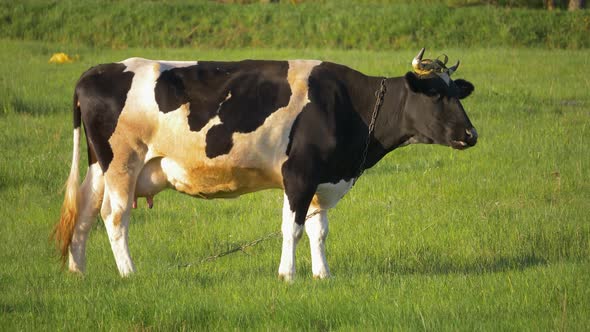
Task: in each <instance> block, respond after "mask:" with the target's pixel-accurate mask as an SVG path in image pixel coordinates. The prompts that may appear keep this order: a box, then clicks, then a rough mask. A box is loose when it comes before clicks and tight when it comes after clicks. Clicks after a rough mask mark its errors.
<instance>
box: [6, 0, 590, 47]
mask: <svg viewBox="0 0 590 332" xmlns="http://www.w3.org/2000/svg"><path fill="white" fill-rule="evenodd" d="M0 33H1V36H2V38H8V39H19V40H39V41H48V42H58V43H73V44H79V45H85V46H90V47H109V48H126V47H150V48H160V47H200V48H244V47H270V48H333V49H353V48H354V49H371V50H387V49H400V48H417V47H421V46H423V45H428V46H429V47H439V48H448V47H501V46H504V47H506V46H508V47H514V46H518V47H543V48H551V49H555V48H560V49H580V48H588V47H590V10H580V11H576V12H567V11H560V10H557V11H551V12H550V11H546V10H542V9H524V8H518V9H515V8H501V7H494V6H468V7H459V8H452V7H448V6H445V5H444V4H436V3H434V4H432V3H420V2H419V3H417V4H416V3H412V4H398V3H393V4H387V3H380V2H362V1H361V2H355V1H335V0H334V1H321V2H320V3H317V2H313V1H307V2H303V3H299V4H297V5H294V4H292V3H290V2H282V3H280V4H262V3H256V4H249V5H236V4H231V5H230V4H221V3H218V2H213V1H199V2H195V3H186V2H175V1H173V2H145V3H143V2H133V1H121V2H115V1H113V2H111V1H87V0H82V1H56V2H41V1H25V2H22V3H21V2H13V1H8V2H2V3H1V4H0Z"/></svg>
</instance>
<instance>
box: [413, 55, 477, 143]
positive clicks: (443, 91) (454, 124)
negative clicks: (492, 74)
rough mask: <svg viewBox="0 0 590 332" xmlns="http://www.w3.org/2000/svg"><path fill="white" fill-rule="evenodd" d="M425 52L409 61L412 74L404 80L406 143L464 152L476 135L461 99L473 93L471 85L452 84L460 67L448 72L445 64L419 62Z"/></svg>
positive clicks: (439, 62)
mask: <svg viewBox="0 0 590 332" xmlns="http://www.w3.org/2000/svg"><path fill="white" fill-rule="evenodd" d="M423 55H424V49H422V50H421V51H420V53H418V55H417V56H416V57H415V58H414V60H413V61H412V66H413V67H414V72H408V73H407V74H406V76H405V84H406V87H407V90H408V95H407V99H406V103H405V115H406V120H407V122H406V124H407V127H406V128H407V129H409V130H410V139H409V141H408V143H435V144H442V145H446V146H451V147H453V148H455V149H465V148H468V147H471V146H474V145H475V143H476V142H477V131H476V130H475V128H474V127H473V125H472V124H471V121H469V118H468V117H467V114H466V113H465V110H464V109H463V105H462V104H461V99H463V98H466V97H467V96H469V95H470V94H471V92H473V90H474V87H473V84H471V83H469V82H467V81H465V80H462V79H458V80H454V81H453V80H452V79H451V75H452V74H453V73H454V72H455V71H456V70H457V68H458V67H459V62H457V64H456V65H454V66H452V67H450V68H447V67H446V62H447V57H446V56H444V60H440V59H436V60H425V59H422V56H423Z"/></svg>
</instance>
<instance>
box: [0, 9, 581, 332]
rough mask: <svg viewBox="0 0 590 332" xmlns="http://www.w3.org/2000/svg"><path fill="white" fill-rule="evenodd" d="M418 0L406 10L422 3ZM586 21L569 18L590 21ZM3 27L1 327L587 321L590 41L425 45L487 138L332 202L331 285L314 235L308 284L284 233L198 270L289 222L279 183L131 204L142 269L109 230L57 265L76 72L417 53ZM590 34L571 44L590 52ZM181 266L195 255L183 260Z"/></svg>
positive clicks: (509, 325)
mask: <svg viewBox="0 0 590 332" xmlns="http://www.w3.org/2000/svg"><path fill="white" fill-rule="evenodd" d="M326 3H328V5H329V4H331V2H328V1H326ZM376 3H377V2H369V1H368V4H367V6H376ZM150 5H153V6H155V5H154V4H150ZM2 6H4V7H3V8H4V9H3V10H16V9H14V8H16V7H11V6H6V5H5V4H4V5H2ZM23 6H39V7H42V6H45V4H38V3H36V2H32V3H28V2H27V3H26V4H25V5H23ZM59 6H60V5H55V6H54V7H59ZM117 6H122V5H117ZM257 6H258V7H260V8H262V7H263V6H262V5H257ZM281 6H285V5H281ZM115 7H116V6H115ZM439 7H440V8H447V7H444V6H439ZM7 8H8V9H7ZM116 8H118V7H116ZM229 8H232V9H227V10H229V11H233V12H237V11H239V10H238V9H239V8H242V7H239V8H238V9H236V8H234V7H229ZM247 8H248V9H247V10H253V9H252V8H256V6H254V7H247ZM281 8H282V7H281ZM363 8H364V7H363ZM388 8H389V7H388ZM404 8H406V7H404ZM407 8H408V9H407V10H408V15H409V14H410V13H413V12H418V11H419V8H418V7H412V6H407ZM478 8H479V7H476V8H469V9H465V10H473V11H474V12H477V9H478ZM262 10H265V9H262ZM363 10H366V9H363ZM441 10H446V9H441ZM479 10H482V11H486V10H489V11H491V12H494V11H496V10H505V9H498V8H488V7H485V8H479ZM360 11H362V10H360ZM384 11H385V12H388V11H391V12H393V10H392V9H390V8H389V9H385V10H384ZM269 13H272V12H269ZM524 13H526V14H527V15H529V16H531V18H530V19H531V20H538V19H539V18H543V17H545V16H542V15H545V13H544V12H542V14H539V15H541V16H534V15H537V13H541V12H540V11H524ZM215 15H217V14H215V13H212V14H211V16H212V17H214V16H215ZM269 15H271V16H272V15H274V14H269ZM478 15H480V14H478ZM481 15H483V14H481ZM559 15H564V16H566V17H569V18H567V19H572V18H571V17H574V16H568V15H569V14H568V13H560V14H559ZM579 15H581V16H580V17H581V18H577V17H574V18H573V20H574V21H573V25H575V26H583V25H582V23H583V22H585V21H584V20H585V19H586V18H587V16H586V15H587V14H585V13H583V14H579ZM47 16H48V19H50V18H51V15H50V14H48V15H47ZM64 17H66V16H64ZM37 19H39V18H37ZM271 19H275V18H274V17H273V18H271ZM13 21H15V20H13ZM328 21H330V20H328ZM334 21H337V20H334ZM2 22H4V23H2V25H1V27H2V29H8V26H9V25H7V24H5V23H6V21H5V20H4V21H2ZM40 22H45V20H43V19H41V21H40ZM114 22H116V20H114V21H113V23H112V24H113V25H117V24H116V23H114ZM332 22H333V21H332ZM307 24H309V22H308V23H305V24H304V25H305V27H307ZM39 25H41V26H42V24H36V25H35V26H39ZM27 26H28V25H27ZM62 29H63V30H64V31H66V30H68V29H70V27H69V25H68V24H64V26H63V28H62ZM117 29H119V27H117V28H113V31H119V30H117ZM277 29H279V31H286V30H280V29H282V27H278V28H277ZM454 29H457V28H454ZM39 31H40V30H39ZM187 33H188V32H187ZM449 33H451V32H449ZM360 34H361V33H359V35H360ZM97 35H98V34H97ZM246 35H247V33H246ZM3 36H4V38H7V39H2V40H0V61H1V62H2V64H3V65H2V66H1V67H0V105H1V113H0V151H1V152H2V153H1V154H2V158H1V159H0V160H1V161H0V330H5V331H12V330H96V329H98V330H203V329H224V330H225V329H227V330H231V329H254V330H271V329H272V330H274V329H281V330H295V329H297V330H300V329H304V330H365V329H377V330H465V331H471V330H493V331H496V330H518V331H522V330H532V331H536V330H559V331H566V330H571V331H579V330H585V329H587V327H588V326H590V288H589V285H590V259H589V257H590V223H589V221H590V220H589V218H588V213H589V211H590V181H589V179H590V95H589V93H588V91H590V79H589V78H588V73H590V51H588V50H587V49H586V48H584V47H569V46H566V48H567V49H562V48H559V47H558V48H555V47H551V48H546V47H545V46H543V45H542V44H539V45H535V46H534V47H510V44H501V43H500V44H498V45H496V46H495V47H488V45H486V44H485V41H482V40H479V41H477V38H476V37H477V35H475V36H474V37H471V38H472V39H471V41H470V43H469V44H468V45H466V46H461V45H460V43H459V42H453V43H451V45H450V46H446V45H444V42H442V41H441V40H438V41H437V42H436V43H434V44H435V45H433V46H430V44H426V46H429V47H431V48H430V49H429V50H428V53H429V54H430V55H438V54H440V53H443V52H444V53H446V54H448V55H449V56H450V58H451V61H453V60H454V59H456V58H460V59H461V60H462V67H461V68H460V69H459V72H458V73H457V77H461V78H465V79H468V80H470V81H471V82H473V83H474V85H475V87H476V91H475V93H474V94H473V96H471V97H469V98H468V99H466V100H465V101H464V106H465V107H466V109H467V111H468V113H469V116H470V118H471V120H472V122H473V123H474V124H475V125H476V127H477V129H478V132H479V134H480V141H479V143H478V145H477V146H476V147H475V148H473V149H470V150H468V151H463V152H459V151H453V150H451V149H449V148H445V147H440V146H424V145H422V146H410V147H407V148H403V149H400V150H397V151H394V152H393V153H392V154H390V155H389V156H387V157H386V158H385V159H384V160H383V161H382V162H381V163H379V164H378V165H377V166H376V167H374V168H373V169H370V170H368V171H367V172H366V173H365V175H364V176H363V177H362V178H361V180H360V181H359V182H358V184H357V185H356V186H355V188H354V189H353V190H352V191H351V192H350V193H349V194H348V195H347V196H346V197H345V198H344V199H343V200H342V201H341V202H340V204H339V205H338V206H337V208H335V209H334V210H332V211H330V213H329V218H330V220H331V224H330V236H329V239H328V244H327V250H328V260H329V263H330V267H331V269H332V272H333V275H334V278H332V279H331V280H327V281H314V280H312V278H311V266H310V257H309V250H308V246H309V244H308V242H307V239H305V238H304V239H303V240H302V242H301V244H300V246H299V250H298V260H297V263H298V264H297V268H298V277H297V279H296V282H295V283H294V284H293V285H285V284H283V283H281V282H279V281H278V280H277V277H276V271H277V269H278V262H279V258H280V240H279V239H277V238H274V239H270V240H267V241H264V242H262V243H260V244H259V245H257V246H255V247H253V248H250V249H248V250H247V251H246V252H245V253H235V254H233V255H230V256H227V257H223V258H220V259H218V260H216V261H213V262H208V263H204V264H199V263H198V262H199V261H200V260H201V259H202V258H204V257H207V256H209V255H212V254H215V253H218V252H222V251H224V250H226V249H228V248H231V247H233V246H234V245H236V244H240V243H243V242H247V241H249V240H252V239H256V238H260V237H262V236H264V235H266V234H268V233H270V232H273V231H275V230H277V229H279V227H280V215H281V207H282V193H281V192H280V191H265V192H259V193H255V194H251V195H246V196H243V197H241V198H239V199H236V200H214V201H204V200H197V199H192V198H189V197H186V196H183V195H180V194H178V193H174V192H165V193H163V194H161V195H158V196H157V197H156V199H155V207H154V209H153V210H148V209H146V208H145V202H143V201H142V202H140V209H138V210H136V211H134V213H133V217H132V222H131V230H130V232H131V234H130V247H131V253H132V256H133V258H134V259H135V262H136V265H137V268H138V271H139V273H138V274H136V275H135V276H133V277H132V278H129V279H121V278H119V276H118V274H117V272H116V267H115V263H114V259H113V257H112V253H111V251H110V247H109V244H108V239H107V236H106V232H105V230H104V226H103V225H102V223H101V222H98V223H97V224H96V226H95V227H94V229H93V231H92V232H91V235H90V239H89V242H88V250H87V252H88V273H87V275H86V276H85V277H83V278H81V277H78V276H72V275H70V274H68V273H64V272H62V271H61V270H60V264H59V263H58V258H57V254H56V251H55V249H54V247H53V244H51V243H49V242H48V238H49V233H50V230H51V228H52V226H53V224H54V222H55V221H56V220H57V218H58V215H59V208H60V204H61V201H62V193H61V188H62V185H63V182H64V181H65V179H66V176H67V173H68V171H69V167H70V159H71V129H72V127H71V110H70V107H71V96H72V89H73V86H74V85H75V82H76V80H77V79H78V77H79V75H80V74H81V73H82V72H83V71H84V70H86V69H87V68H88V67H89V66H91V65H94V64H96V63H101V62H110V61H119V60H121V59H124V58H127V57H131V56H143V57H148V58H169V59H186V60H188V59H217V60H220V59H225V60H232V59H236V60H237V59H243V58H264V59H287V58H316V59H323V60H330V61H334V62H339V63H343V64H346V65H348V66H350V67H353V68H356V69H358V70H360V71H362V72H365V73H367V74H371V75H388V76H400V75H403V74H404V73H405V72H406V71H407V70H408V68H409V62H410V60H411V58H412V57H413V56H414V55H415V53H416V52H417V49H416V48H414V47H409V46H408V47H407V48H406V47H405V46H404V47H401V48H400V47H396V46H394V45H390V44H387V45H386V46H387V47H384V48H383V49H381V48H380V47H379V46H372V47H366V45H365V44H362V43H361V46H359V47H354V44H351V45H347V44H345V43H343V44H338V43H334V44H330V43H328V44H326V45H322V44H313V43H312V44H310V45H309V46H308V47H304V48H300V46H301V45H300V44H298V42H297V40H295V41H294V43H293V44H289V43H287V44H283V43H282V42H272V43H271V42H268V43H265V44H264V45H263V46H264V47H256V45H251V44H247V45H245V46H248V47H247V48H242V49H235V48H233V49H232V48H227V47H225V46H224V48H223V49H216V48H213V46H215V45H205V46H203V47H199V45H197V44H193V43H188V44H186V45H184V44H180V45H166V44H165V42H164V40H165V38H163V37H160V38H161V39H162V42H161V44H158V43H156V44H150V43H149V41H146V42H145V44H144V42H138V43H137V44H136V43H135V42H129V43H125V45H124V46H123V47H115V48H112V47H110V46H111V45H108V43H106V44H103V43H95V42H93V41H92V40H88V42H83V41H82V40H77V39H76V40H74V39H64V40H61V39H59V38H58V37H52V36H53V32H51V33H48V37H47V39H48V40H49V41H47V40H44V35H43V34H42V33H39V34H38V35H35V36H34V37H31V38H28V37H27V38H25V37H23V36H19V35H6V34H3ZM72 38H74V37H72ZM108 38H110V37H105V40H108ZM416 38H417V39H416V40H415V41H414V43H415V44H419V43H420V41H421V39H420V37H416ZM564 38H565V37H564ZM584 38H585V37H584ZM584 38H582V37H580V38H579V39H577V41H576V42H574V43H573V44H576V45H587V44H583V43H585V42H584ZM23 39H26V40H23ZM330 40H332V39H330ZM158 45H161V46H167V48H156V47H154V46H158ZM519 45H521V46H522V44H519ZM568 45H569V44H568ZM105 46H106V47H105ZM170 46H190V47H177V48H169V47H170ZM238 46H244V45H241V44H239V45H238ZM326 46H331V47H329V48H328V47H326ZM406 46H407V45H406ZM410 46H414V44H411V45H410ZM572 48H579V49H572ZM58 51H66V52H68V53H70V54H78V55H79V60H78V61H77V62H74V63H72V64H64V65H54V64H48V63H47V60H48V59H49V57H50V56H51V54H52V53H54V52H58ZM83 155H84V154H83ZM187 263H196V264H193V266H191V267H189V268H179V265H183V264H187Z"/></svg>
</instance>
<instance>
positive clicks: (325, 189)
mask: <svg viewBox="0 0 590 332" xmlns="http://www.w3.org/2000/svg"><path fill="white" fill-rule="evenodd" d="M353 184H354V179H351V180H349V181H344V180H340V181H339V182H338V183H336V184H334V183H322V184H320V185H319V186H318V188H317V190H316V200H317V204H318V205H319V207H320V208H321V209H322V210H327V209H331V208H333V207H334V206H336V204H337V203H338V202H339V201H340V200H341V199H342V197H344V195H346V193H348V191H349V190H350V188H352V185H353Z"/></svg>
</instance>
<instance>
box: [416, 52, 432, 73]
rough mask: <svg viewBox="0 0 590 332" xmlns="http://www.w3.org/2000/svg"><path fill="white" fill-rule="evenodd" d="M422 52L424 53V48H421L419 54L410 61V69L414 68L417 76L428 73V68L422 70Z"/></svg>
mask: <svg viewBox="0 0 590 332" xmlns="http://www.w3.org/2000/svg"><path fill="white" fill-rule="evenodd" d="M424 51H426V48H424V47H422V49H421V50H420V52H418V55H416V56H415V57H414V60H412V68H414V71H415V72H416V73H417V74H418V75H426V74H428V73H429V72H430V70H429V69H428V68H424V66H423V63H422V57H423V56H424Z"/></svg>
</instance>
